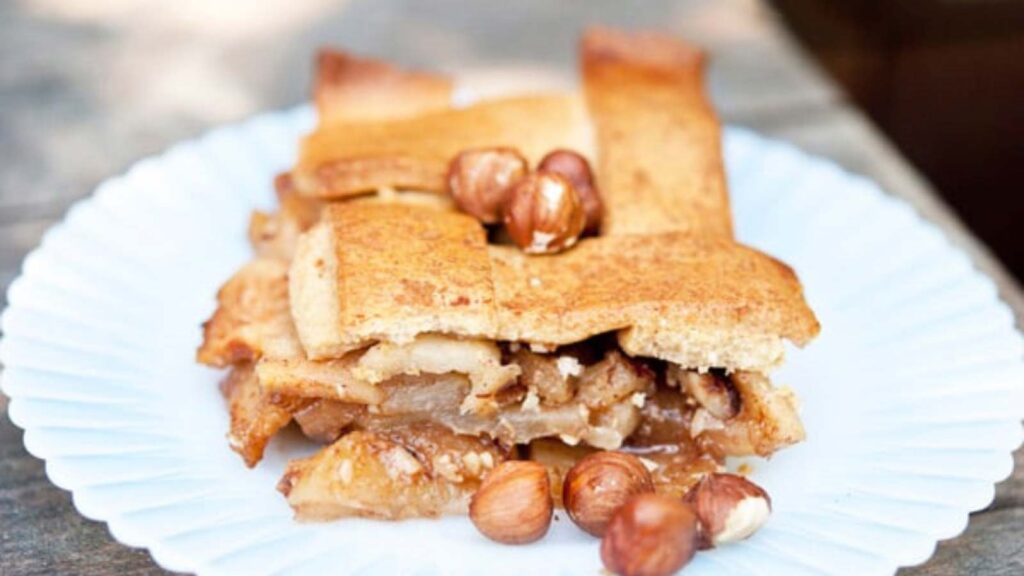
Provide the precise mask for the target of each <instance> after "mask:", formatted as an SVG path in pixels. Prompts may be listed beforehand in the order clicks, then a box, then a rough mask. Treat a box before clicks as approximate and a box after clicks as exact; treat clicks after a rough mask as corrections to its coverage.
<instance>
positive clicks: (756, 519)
mask: <svg viewBox="0 0 1024 576" xmlns="http://www.w3.org/2000/svg"><path fill="white" fill-rule="evenodd" d="M683 499H684V500H685V501H686V502H687V503H688V504H690V506H692V507H693V511H694V513H695V514H697V519H698V520H699V521H700V528H701V539H700V547H701V549H702V550H704V549H707V548H714V547H716V546H721V545H722V544H729V543H732V542H738V541H740V540H743V539H745V538H749V537H750V535H752V534H753V533H754V532H756V531H757V530H758V529H759V528H760V527H761V526H763V525H764V523H765V522H766V521H767V520H768V516H769V515H770V514H771V510H772V500H771V498H770V497H769V496H768V493H767V492H765V491H764V488H761V487H760V486H758V485H757V484H754V483H753V482H751V481H750V480H747V479H746V478H744V477H743V476H738V475H736V474H719V473H716V474H708V475H707V476H705V477H704V478H701V480H700V482H698V483H697V484H696V485H694V486H693V488H691V489H690V491H689V492H687V493H686V496H685V497H684V498H683Z"/></svg>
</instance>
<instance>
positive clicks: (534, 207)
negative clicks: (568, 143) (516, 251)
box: [505, 172, 584, 254]
mask: <svg viewBox="0 0 1024 576" xmlns="http://www.w3.org/2000/svg"><path fill="white" fill-rule="evenodd" d="M583 224H584V215H583V207H582V206H581V205H580V198H579V195H578V194H577V193H576V190H575V189H574V188H573V187H572V184H570V183H569V180H568V179H566V178H565V177H564V176H560V175H558V174H555V173H553V172H534V173H533V174H530V175H528V176H526V177H525V178H523V179H522V180H520V181H519V182H517V183H516V184H515V185H514V186H513V187H512V193H511V195H510V196H509V200H508V203H507V204H506V205H505V227H506V228H507V229H508V234H509V236H511V237H512V241H513V242H515V243H516V244H517V245H518V246H519V247H520V248H522V249H523V251H524V252H526V253H528V254H553V253H555V252H559V251H561V250H564V249H566V248H569V247H571V246H572V245H573V244H575V243H576V240H578V239H579V236H580V234H581V233H582V232H583Z"/></svg>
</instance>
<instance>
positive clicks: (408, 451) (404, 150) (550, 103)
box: [197, 28, 818, 572]
mask: <svg viewBox="0 0 1024 576" xmlns="http://www.w3.org/2000/svg"><path fill="white" fill-rule="evenodd" d="M703 67H704V55H703V54H702V53H701V52H700V51H699V50H697V49H696V48H694V47H692V46H690V45H688V44H686V43H683V42H681V41H679V40H676V39H673V38H671V37H667V36H663V35H659V34H654V33H637V34H631V33H624V32H620V31H616V30H611V29H604V28H595V29H591V30H589V31H587V32H586V33H585V35H584V37H583V39H582V41H581V43H580V72H581V76H580V78H581V84H580V90H579V92H578V93H556V94H546V93H545V94H526V95H514V96H508V97H503V98H496V99H489V100H483V101H477V102H473V103H470V104H468V105H459V106H457V105H455V104H453V98H452V96H453V91H454V83H453V81H452V80H451V79H449V78H447V77H444V76H440V75H435V74H429V73H423V72H412V71H407V70H404V69H401V68H399V67H397V66H394V65H391V64H388V63H385V62H380V61H376V60H371V59H365V58H362V57H357V56H353V55H351V54H347V53H344V52H340V51H335V50H324V51H322V52H321V53H320V54H319V56H318V59H317V65H316V78H315V84H314V102H315V106H316V111H317V115H318V123H317V125H316V128H315V129H314V131H313V132H312V133H311V134H309V135H307V136H306V137H305V138H304V139H303V140H302V141H301V142H300V143H299V155H298V161H297V162H296V164H295V166H294V167H292V169H291V170H289V171H288V172H286V173H284V174H281V175H280V176H278V177H277V179H276V180H275V187H276V190H277V195H278V198H279V200H280V207H279V209H278V210H277V211H276V212H274V213H261V212H257V213H255V214H253V216H252V219H251V222H250V241H251V243H252V246H253V250H254V258H253V259H252V261H251V262H249V263H247V264H246V265H244V266H243V267H242V268H241V269H240V270H238V271H237V272H236V273H235V275H234V276H232V277H231V278H230V279H229V280H228V281H227V282H226V284H225V285H224V286H223V287H222V288H221V290H220V291H219V293H218V295H217V303H218V306H217V309H216V311H215V313H214V314H213V316H212V317H211V318H210V319H209V321H207V322H206V323H205V325H204V340H203V343H202V345H201V347H200V348H199V350H198V353H197V357H198V360H199V361H200V362H202V363H204V364H207V365H210V366H214V367H218V368H227V369H228V373H227V376H226V378H225V379H224V381H223V384H222V389H223V391H224V394H225V396H226V398H227V400H228V405H229V408H230V432H229V434H228V440H229V442H230V445H231V447H232V449H234V450H235V451H236V452H238V453H239V454H240V455H241V456H242V458H243V460H244V461H245V463H246V464H247V465H248V466H255V465H257V463H258V462H259V461H260V459H261V457H262V454H263V451H264V448H265V447H266V445H267V443H268V442H269V441H270V439H271V438H272V437H273V436H274V435H275V434H276V433H277V432H278V431H280V430H281V429H282V428H284V427H286V426H288V425H290V424H291V423H294V424H295V425H297V427H298V428H299V429H300V430H301V431H302V433H303V434H305V436H307V437H308V438H309V439H310V440H311V441H313V442H317V443H321V444H323V447H322V448H321V449H320V450H319V451H318V452H317V453H316V454H314V455H312V456H310V457H308V458H304V459H299V460H295V461H292V462H291V463H290V464H289V465H288V467H287V471H286V473H285V475H284V477H283V478H282V479H281V482H280V485H279V489H280V490H281V492H282V493H283V494H284V496H285V497H286V498H287V499H288V502H289V504H290V505H291V506H292V508H293V509H294V510H295V514H296V517H297V518H298V519H300V520H328V519H334V518H340V517H346V516H365V517H374V518H385V519H401V518H409V517H423V516H437V515H441V514H463V513H466V512H467V510H468V509H469V505H470V501H471V499H472V498H473V495H474V494H475V493H477V492H478V490H479V491H480V493H481V494H482V493H483V492H484V490H482V489H481V485H482V484H487V483H488V482H489V480H487V478H488V476H489V474H490V472H491V471H492V470H495V469H496V468H499V467H501V466H502V463H506V462H517V463H519V462H520V461H532V462H533V463H535V464H533V466H540V467H543V470H544V471H545V472H546V473H547V479H546V481H547V484H545V486H547V487H548V489H547V490H546V491H550V493H551V497H552V498H553V501H554V504H555V505H561V500H562V496H563V486H562V484H563V481H564V480H565V475H566V474H567V473H568V472H569V471H570V469H573V468H574V467H575V466H576V465H577V463H578V462H579V461H580V460H581V459H584V458H585V457H588V456H590V455H594V454H620V453H625V454H631V455H633V456H635V457H636V459H634V460H639V461H640V462H641V463H642V464H643V466H642V469H643V472H638V474H640V475H642V476H644V478H647V475H648V474H649V478H650V489H651V490H653V491H655V492H657V493H659V494H662V495H668V496H672V497H678V496H682V495H684V494H689V496H688V498H690V500H691V501H692V502H698V501H699V500H698V499H696V497H695V496H693V494H694V493H696V492H698V490H696V489H695V490H693V491H691V490H690V488H691V487H693V486H695V485H697V486H698V487H700V486H705V488H706V486H710V484H707V483H706V482H705V481H707V480H708V479H709V478H711V477H714V476H715V473H717V472H720V471H721V470H722V466H723V463H724V460H725V459H726V458H727V457H730V456H747V455H757V456H770V455H771V454H772V453H774V452H775V451H777V450H780V449H782V448H785V447H786V446H789V445H791V444H793V443H796V442H799V441H800V440H802V439H803V437H804V431H803V428H802V426H801V423H800V419H799V416H798V413H797V401H796V398H795V397H794V395H793V394H792V392H791V391H789V390H788V389H786V388H784V387H779V386H775V385H774V384H772V382H771V381H770V373H771V371H772V370H773V369H774V368H776V367H778V366H779V365H780V364H781V362H782V361H783V351H784V342H785V341H787V340H788V341H790V342H792V343H794V344H796V345H798V346H802V345H804V344H806V343H807V342H809V341H810V340H811V339H813V338H814V336H815V335H816V334H817V332H818V323H817V320H816V319H815V316H814V314H813V312H812V311H811V309H810V308H809V306H808V305H807V303H806V301H805V299H804V296H803V293H802V289H801V285H800V283H799V281H798V279H797V277H796V276H795V274H794V273H793V271H792V270H791V269H790V268H788V267H787V266H786V265H785V264H783V263H781V262H779V261H777V260H775V259H773V258H772V257H770V256H768V255H766V254H763V253H761V252H759V251H757V250H755V249H753V248H750V247H746V246H743V245H741V244H739V243H737V242H736V241H735V239H734V237H733V232H732V220H731V216H730V213H729V199H728V194H727V186H726V181H725V174H724V167H723V161H722V146H721V126H720V123H719V121H718V119H717V118H716V116H715V113H714V111H713V110H712V108H711V106H710V103H709V102H708V100H707V98H706V96H705V94H704V88H703ZM630 458H632V456H631V457H630ZM631 461H633V460H631ZM519 468H521V469H522V470H524V472H523V475H522V477H525V476H527V472H528V470H527V469H526V468H524V467H523V466H519ZM510 469H511V466H510ZM491 476H493V477H494V478H497V477H498V476H501V475H499V474H493V475H491ZM504 476H508V475H504ZM645 482H646V480H645ZM491 483H492V484H493V483H495V482H491ZM565 489H566V491H565V494H569V486H568V485H567V486H566V487H565ZM708 489H709V488H708ZM482 501H483V496H481V497H480V502H482ZM475 504H476V501H474V505H475ZM641 505H644V503H643V502H640V503H637V504H636V506H634V508H636V507H639V506H641ZM646 505H649V503H647V504H646ZM481 506H482V504H481ZM698 512H700V509H699V508H698ZM570 515H573V510H570ZM549 516H550V514H549ZM698 516H699V514H698ZM573 518H574V519H576V516H575V515H573ZM474 521H475V520H474ZM583 525H584V524H581V526H583ZM478 526H480V524H479V523H478ZM603 530H604V528H603V524H602V528H601V529H600V530H598V532H601V531H603ZM588 531H590V530H588ZM485 533H487V532H486V531H485ZM592 533H594V532H592ZM496 539H498V540H501V538H496ZM514 540H515V539H514V538H511V539H509V541H514ZM707 542H708V543H712V544H713V542H711V541H710V540H707ZM609 546H611V545H609ZM623 570H624V571H627V572H628V569H626V568H623Z"/></svg>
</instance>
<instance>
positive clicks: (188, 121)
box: [0, 0, 1024, 576]
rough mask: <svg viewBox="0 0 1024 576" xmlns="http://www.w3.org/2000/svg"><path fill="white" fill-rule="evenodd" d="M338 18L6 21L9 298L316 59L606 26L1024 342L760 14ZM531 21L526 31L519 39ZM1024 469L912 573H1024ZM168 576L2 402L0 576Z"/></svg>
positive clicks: (706, 4)
mask: <svg viewBox="0 0 1024 576" xmlns="http://www.w3.org/2000/svg"><path fill="white" fill-rule="evenodd" d="M328 4H329V3H327V2H322V1H311V2H302V1H298V0H260V1H259V2H247V3H239V4H237V8H230V7H228V6H227V3H206V2H185V3H166V2H156V1H153V0H149V1H139V2H89V1H87V0H76V1H71V2H68V1H65V2H55V1H52V0H26V1H22V2H16V3H0V158H2V161H0V288H3V289H4V290H5V289H6V286H7V285H8V284H9V283H10V281H11V280H12V279H13V278H14V277H15V276H16V274H17V270H18V268H19V265H20V262H21V259H22V258H23V257H24V255H25V254H26V253H27V252H28V251H29V250H31V249H32V248H33V247H34V246H35V245H36V244H37V243H38V241H39V238H40V237H41V235H42V234H43V232H44V231H45V230H46V228H47V227H48V226H50V225H51V224H53V223H55V222H57V221H58V220H59V219H60V218H61V216H62V215H63V213H64V211H65V210H66V208H67V206H68V205H69V204H70V203H71V202H73V201H75V200H76V199H79V198H81V197H84V196H85V195H87V194H88V193H89V192H90V191H91V189H92V188H93V187H94V186H95V185H96V184H97V183H99V182H100V181H101V180H102V179H103V178H105V177H107V176H109V175H112V174H116V173H119V172H121V171H123V170H124V169H125V168H126V167H127V166H128V165H130V163H131V162H132V161H134V160H136V159H138V158H141V157H143V156H146V155H148V154H152V153H155V152H158V151H160V150H161V149H163V148H165V147H167V146H169V145H170V144H172V143H173V142H175V141H177V140H180V139H182V138H187V137H192V136H196V135H198V134H200V133H202V132H203V131H204V130H206V129H208V128H209V127H211V126H214V125H216V124H219V123H223V122H228V121H233V120H238V119H241V118H244V117H246V116H249V115H251V114H254V113H257V112H259V111H262V110H267V109H273V108H279V107H283V106H287V105H290V104H293V103H297V102H300V101H302V100H303V99H304V98H305V95H306V85H307V81H308V66H307V63H308V61H309V57H310V55H311V54H312V50H313V49H314V48H315V46H317V45H319V44H321V43H324V42H334V43H338V44H343V45H346V46H349V47H352V48H355V49H358V50H361V51H364V52H367V53H373V54H378V55H381V56H384V57H390V58H394V59H397V60H400V61H403V62H406V63H409V64H415V65H420V66H424V67H436V66H439V65H444V66H446V67H449V68H453V69H481V68H484V67H485V66H487V65H489V64H491V63H494V62H499V63H504V64H517V63H523V62H542V63H545V64H547V65H550V66H553V67H555V69H561V70H562V71H567V70H569V69H570V68H571V66H572V42H573V38H574V37H575V33H576V30H577V29H578V28H580V27H581V26H582V25H583V24H585V23H590V22H606V23H615V24H621V25H627V26H643V25H647V26H652V25H653V26H660V27H666V26H667V27H669V28H671V29H673V30H675V31H677V32H679V33H682V34H685V35H686V36H688V37H690V38H692V39H694V40H695V41H697V42H700V43H702V44H703V45H705V46H707V47H708V48H709V49H710V50H711V51H712V53H713V56H714V60H713V68H712V71H711V77H712V80H711V87H712V93H713V96H714V99H715V101H716V103H717V105H718V106H719V109H720V110H721V112H722V116H723V117H724V118H725V119H726V120H727V121H729V122H733V123H737V124H741V125H746V126H750V127H752V128H754V129H756V130H758V131H760V132H762V133H764V134H766V135H769V136H774V137H778V138H782V139H784V140H788V141H790V142H792V143H794V144H796V145H798V146H800V147H801V148H804V149H805V150H807V151H809V152H812V153H815V154H820V155H822V156H826V157H829V158H832V159H834V160H835V161H837V162H838V163H839V164H841V165H843V166H844V167H846V168H847V169H849V170H852V171H854V172H857V173H861V174H864V175H866V176H869V177H871V178H872V179H874V180H876V181H877V182H879V183H880V184H881V185H882V186H883V187H884V188H885V189H886V190H887V191H888V192H889V193H891V194H893V195H895V196H898V197H901V198H903V199H905V200H907V201H908V202H910V203H911V204H912V205H914V207H915V208H917V209H918V210H919V211H920V212H921V213H922V214H923V215H924V216H925V217H926V218H928V219H929V220H931V221H933V222H935V223H936V224H938V225H939V226H941V227H942V229H943V230H944V231H945V232H946V233H947V235H948V236H949V237H950V238H951V239H952V240H953V242H955V243H956V244H957V245H958V246H960V247H961V248H963V249H964V250H965V251H967V252H968V253H969V254H970V255H971V257H972V258H973V259H974V262H975V264H976V265H977V266H978V268H979V269H981V270H983V271H985V272H986V273H987V274H989V275H990V276H991V277H992V278H993V279H994V280H995V281H996V284H997V285H998V287H999V290H1000V294H1001V295H1002V297H1003V298H1004V299H1005V300H1006V301H1007V302H1008V303H1010V305H1011V306H1012V307H1013V309H1014V311H1015V313H1016V316H1017V323H1018V326H1024V293H1022V292H1021V289H1020V286H1019V285H1018V284H1017V283H1016V282H1015V281H1014V280H1013V279H1012V277H1010V276H1009V275H1008V274H1007V273H1006V272H1005V271H1004V270H1003V269H1002V267H1001V266H1000V265H999V263H998V262H996V261H995V260H994V259H993V258H992V256H991V255H990V253H989V252H988V251H987V250H986V249H985V248H984V247H983V246H982V245H980V244H979V243H978V242H977V241H976V240H974V239H973V237H972V236H971V235H970V233H969V232H968V231H967V230H966V229H965V228H964V227H963V226H962V225H961V224H960V223H959V221H958V220H957V219H956V218H955V216H954V215H953V214H952V213H951V212H950V211H949V210H948V209H947V208H946V207H945V206H944V205H943V204H942V202H941V200H939V198H938V197H937V196H936V194H935V192H934V191H933V190H932V189H931V188H930V187H929V186H928V184H927V183H926V182H924V181H923V180H922V179H921V178H920V177H919V176H918V175H917V174H915V173H914V171H913V170H912V169H910V168H909V167H908V165H907V164H906V163H905V162H904V161H903V160H902V158H901V157H900V155H899V154H898V152H896V151H895V150H893V149H892V147H891V146H890V145H889V144H888V143H887V142H886V141H885V140H884V139H883V138H882V137H880V136H879V134H878V132H877V131H876V130H875V129H874V128H873V127H872V126H870V124H869V123H868V122H866V121H865V120H864V118H863V117H862V115H861V114H860V113H859V112H858V111H857V110H856V109H855V108H854V107H852V106H851V105H850V104H849V103H848V102H847V101H846V100H845V99H844V97H843V96H842V94H841V93H840V92H839V91H838V90H837V89H836V88H835V87H834V86H833V85H832V84H831V83H830V82H829V81H828V80H826V79H825V78H824V76H823V75H822V74H821V73H820V72H819V71H818V70H817V68H816V67H815V66H814V65H813V63H812V62H811V61H810V60H809V59H808V57H807V56H806V55H804V54H803V53H801V52H800V50H799V49H798V48H797V47H796V46H795V44H794V43H793V41H792V40H791V39H790V38H789V36H788V35H787V33H786V32H785V31H784V29H783V28H782V27H781V26H780V24H779V22H778V21H777V19H776V18H775V17H774V15H773V14H772V13H770V12H769V11H768V10H767V9H766V8H765V7H764V6H763V5H762V4H761V3H758V2H756V1H753V0H731V1H726V2H711V1H703V0H701V1H680V2H645V3H625V2H618V1H611V0H608V1H601V2H594V1H593V0H591V1H589V2H584V1H583V0H576V1H573V2H558V3H554V2H546V1H542V0H530V1H520V2H518V3H509V2H495V3H487V4H486V5H484V3H468V2H467V3H459V5H458V7H455V4H456V3H454V2H449V1H442V2H431V3H425V2H419V3H417V2H412V1H407V2H401V1H396V0H387V1H385V0H366V1H360V2H352V3H349V4H348V5H335V6H329V5H328ZM584 4H585V6H584ZM513 5H514V6H513ZM214 7H217V8H214ZM584 8H586V13H585V14H584V11H583V9H584ZM203 10H205V12H204V11H203ZM527 13H530V14H531V16H530V18H531V20H530V21H531V25H530V26H529V27H525V28H524V27H517V26H516V23H517V22H521V21H523V20H525V18H526V16H525V14H527ZM5 302H6V300H5V298H4V297H3V296H0V306H2V305H3V304H4V303H5ZM1017 464H1018V465H1017V467H1016V471H1015V473H1014V475H1013V477H1012V478H1011V479H1009V480H1007V481H1005V482H1003V483H1001V484H1000V485H999V486H998V488H997V495H996V499H995V501H994V502H993V504H992V505H991V506H990V507H989V508H988V509H987V510H985V511H982V512H978V513H976V514H974V515H973V516H972V519H971V523H970V526H969V527H968V529H967V531H966V532H965V533H964V534H963V535H962V536H960V537H958V538H955V539H953V540H951V541H948V542H944V543H941V544H940V545H939V547H938V550H937V552H936V555H935V556H934V557H933V558H932V559H931V560H930V561H929V562H928V563H926V564H925V565H923V566H919V567H916V568H912V569H907V570H904V571H903V572H902V573H903V574H907V575H911V574H912V575H915V576H924V575H933V576H945V575H954V574H1007V575H1009V574H1022V573H1024V540H1022V539H1021V537H1020V534H1021V533H1022V531H1024V452H1022V451H1018V453H1017ZM159 573H164V572H163V571H162V570H160V569H159V568H158V567H157V566H156V565H155V564H154V563H153V561H152V560H151V559H150V558H149V556H148V555H147V554H146V553H145V552H143V551H138V550H131V549H129V548H127V547H124V546H122V545H120V544H118V543H117V542H116V541H114V540H113V539H112V538H111V537H110V535H109V534H108V532H107V530H106V528H105V526H104V525H103V524H100V523H96V522H91V521H88V520H85V519H84V518H82V517H81V516H80V515H79V514H78V513H77V512H76V511H75V510H74V508H73V507H72V505H71V498H70V496H69V495H68V494H67V493H66V492H63V491H61V490H59V489H58V488H56V487H54V486H53V485H52V484H50V483H49V481H47V479H46V477H45V475H44V471H43V464H42V463H41V462H40V461H38V460H36V459H34V458H32V457H31V456H29V455H28V454H27V453H26V452H25V450H24V448H23V446H22V434H21V431H20V430H18V429H16V428H15V427H14V426H13V425H12V424H11V423H10V421H9V420H8V419H7V417H6V400H5V399H4V398H3V397H2V396H0V574H3V575H4V576H7V575H11V576H14V575H20V574H84V575H92V574H123V575H135V574H159Z"/></svg>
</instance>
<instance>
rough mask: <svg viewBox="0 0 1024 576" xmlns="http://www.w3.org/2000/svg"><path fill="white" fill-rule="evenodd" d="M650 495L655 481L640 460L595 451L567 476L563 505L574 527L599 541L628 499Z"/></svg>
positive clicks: (563, 489) (628, 456) (629, 456)
mask: <svg viewBox="0 0 1024 576" xmlns="http://www.w3.org/2000/svg"><path fill="white" fill-rule="evenodd" d="M649 492H654V481H653V480H652V479H651V473H650V472H648V471H647V467H646V466H644V464H643V462H641V461H640V459H639V458H637V457H636V456H633V455H631V454H624V453H622V452H595V453H593V454H590V455H589V456H587V457H585V458H583V459H582V460H580V461H579V462H577V463H576V465H575V466H573V467H572V469H571V470H569V473H568V474H566V476H565V482H564V483H563V484H562V503H563V505H564V506H565V511H566V512H568V513H569V518H572V521H573V522H575V523H576V525H577V526H579V527H580V528H582V529H583V530H584V531H585V532H587V533H589V534H591V535H593V536H597V537H599V538H600V537H601V536H604V533H605V529H606V528H607V527H608V522H609V521H610V520H611V519H612V516H613V515H614V514H615V512H616V510H618V509H619V508H620V507H621V506H622V505H623V504H625V503H626V501H627V500H629V499H630V498H631V497H633V496H636V495H637V494H646V493H649Z"/></svg>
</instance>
